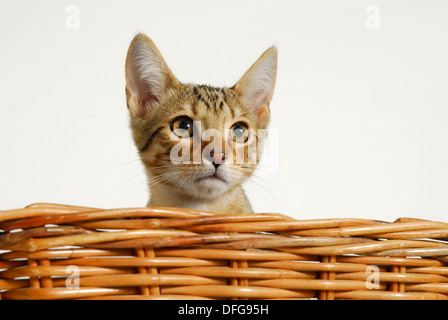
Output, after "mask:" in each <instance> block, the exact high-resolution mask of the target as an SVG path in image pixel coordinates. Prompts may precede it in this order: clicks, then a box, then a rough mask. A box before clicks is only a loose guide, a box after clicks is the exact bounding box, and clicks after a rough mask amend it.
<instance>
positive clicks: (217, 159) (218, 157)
mask: <svg viewBox="0 0 448 320" xmlns="http://www.w3.org/2000/svg"><path fill="white" fill-rule="evenodd" d="M210 157H212V158H213V163H215V164H221V163H222V160H224V159H225V158H226V154H225V153H223V152H210Z"/></svg>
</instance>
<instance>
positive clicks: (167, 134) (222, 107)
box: [126, 34, 277, 213]
mask: <svg viewBox="0 0 448 320" xmlns="http://www.w3.org/2000/svg"><path fill="white" fill-rule="evenodd" d="M269 51H270V53H269ZM266 56H267V58H266ZM263 57H264V58H263ZM276 58H277V52H276V49H275V48H271V49H269V50H268V51H267V52H266V53H265V54H264V55H263V56H262V57H261V58H260V59H261V60H260V59H259V61H257V62H256V63H255V64H254V66H255V68H254V67H252V68H251V69H249V71H248V73H246V74H245V75H244V76H243V77H242V78H241V79H240V81H239V82H237V84H236V85H235V86H233V87H231V88H216V87H212V86H207V85H195V84H183V83H181V82H180V81H178V80H177V79H176V78H175V77H174V75H173V74H172V72H171V70H170V69H169V68H168V66H167V65H166V63H165V61H164V60H163V58H162V56H161V55H160V53H159V51H158V49H157V47H156V46H155V45H154V43H153V42H152V41H151V40H150V39H149V38H148V37H146V36H145V35H143V34H139V35H137V36H136V37H135V38H134V40H133V41H132V43H131V45H130V48H129V50H128V56H127V59H126V97H127V105H128V108H129V111H130V127H131V130H132V133H133V138H134V142H135V144H136V146H137V149H138V150H139V154H140V157H141V160H142V163H143V165H144V167H145V170H146V173H147V177H148V184H149V190H150V194H151V197H150V200H149V202H148V206H170V207H185V208H192V209H200V210H206V211H213V212H220V213H244V212H252V208H251V205H250V203H249V201H248V199H247V197H246V195H245V193H244V190H243V187H242V184H243V182H244V181H246V180H247V179H248V178H250V176H251V175H252V174H253V172H254V170H255V168H256V165H257V163H258V161H259V156H260V154H261V151H262V145H263V139H262V138H261V134H259V133H260V132H261V131H260V130H261V129H266V127H267V125H268V123H269V114H270V112H269V101H270V99H271V97H272V91H273V85H274V83H275V73H276ZM145 59H146V60H145ZM147 60H149V61H147ZM274 62H275V63H274ZM263 65H268V66H269V68H270V69H269V70H268V68H263ZM273 66H275V68H274V67H273ZM260 69H261V71H260ZM251 70H256V71H257V74H255V73H252V74H251V72H252V71H251ZM258 74H259V77H257V75H258ZM251 79H254V80H251ZM257 83H258V84H260V83H261V84H262V85H261V86H260V87H257ZM269 84H270V85H269ZM246 92H247V94H246ZM250 95H252V96H254V97H255V96H256V98H254V99H253V101H252V102H254V103H251V101H250V100H248V99H250ZM248 97H249V98H248ZM255 100H256V101H255ZM260 101H261V102H262V104H260ZM181 116H182V117H189V118H191V119H192V120H194V121H198V123H200V128H199V129H198V130H199V131H198V132H197V133H198V135H196V134H195V135H194V136H193V137H192V138H189V139H184V140H182V141H179V140H177V139H176V140H173V138H172V137H173V134H172V131H171V130H172V128H171V125H172V123H173V121H174V120H175V119H176V118H178V117H181ZM235 123H243V124H245V125H246V126H247V127H248V128H249V129H250V134H249V138H248V140H247V142H246V143H236V142H235V141H233V140H232V139H229V136H228V133H229V130H230V128H231V127H232V126H233V125H234V124H235ZM209 129H210V130H213V131H212V132H213V133H214V134H215V135H214V139H213V140H211V141H212V142H214V143H217V144H218V145H219V146H222V150H225V151H226V152H227V153H226V154H225V159H224V162H223V163H222V164H221V165H216V163H215V164H214V160H213V159H212V158H210V157H203V154H202V152H203V151H204V150H205V148H208V146H209V145H210V142H211V141H205V140H204V139H200V138H203V135H201V134H203V133H205V132H208V131H210V130H209ZM195 139H197V140H195ZM215 139H216V141H215ZM193 141H195V142H196V144H195V143H192V142H193ZM173 148H177V149H180V150H181V152H180V153H178V154H177V155H178V156H179V157H181V158H182V159H183V161H184V162H190V163H177V164H176V163H173V161H172V151H173V150H177V149H173ZM229 150H230V152H229ZM238 152H239V154H243V155H244V161H243V162H238V161H237V159H236V157H235V155H236V154H237V153H238ZM195 155H199V159H200V163H193V162H194V161H193V160H194V156H195ZM196 159H197V158H196Z"/></svg>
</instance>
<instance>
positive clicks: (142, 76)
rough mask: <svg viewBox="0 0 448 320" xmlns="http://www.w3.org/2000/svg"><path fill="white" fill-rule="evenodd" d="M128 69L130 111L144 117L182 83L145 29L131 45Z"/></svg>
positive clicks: (127, 87)
mask: <svg viewBox="0 0 448 320" xmlns="http://www.w3.org/2000/svg"><path fill="white" fill-rule="evenodd" d="M125 71H126V99H127V105H128V108H129V111H130V112H131V114H134V115H137V116H139V117H141V118H143V117H145V114H146V112H147V111H148V110H149V109H150V108H151V107H152V106H153V105H154V103H157V102H160V101H161V100H162V99H163V98H164V96H165V95H166V93H167V91H168V89H169V88H172V87H176V86H178V85H179V84H180V83H179V81H178V80H177V78H176V77H175V76H174V75H173V73H172V72H171V70H170V69H169V68H168V65H167V64H166V63H165V60H164V59H163V57H162V55H161V54H160V52H159V50H158V49H157V47H156V45H155V44H154V42H152V40H151V39H150V38H149V37H147V36H146V35H144V34H142V33H140V34H137V35H136V36H135V37H134V39H133V40H132V42H131V44H130V46H129V49H128V53H127V57H126V66H125Z"/></svg>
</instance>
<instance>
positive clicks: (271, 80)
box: [233, 47, 278, 128]
mask: <svg viewBox="0 0 448 320" xmlns="http://www.w3.org/2000/svg"><path fill="white" fill-rule="evenodd" d="M277 56H278V52H277V48H275V47H271V48H269V49H268V50H266V51H265V52H264V53H263V54H262V55H261V57H260V58H259V59H258V60H257V61H256V62H255V63H254V64H253V65H252V67H251V68H250V69H249V70H248V71H247V72H246V73H245V74H244V75H243V76H242V77H241V79H240V80H238V82H237V83H236V85H235V86H234V87H233V89H234V90H235V91H236V92H237V93H238V95H239V96H240V99H241V100H242V102H243V103H244V104H246V105H247V106H249V107H250V108H251V109H252V110H253V112H254V114H255V115H256V118H257V121H258V125H259V127H260V128H266V127H267V125H268V123H269V114H270V110H269V103H270V101H271V99H272V95H273V93H274V87H275V80H276V76H277Z"/></svg>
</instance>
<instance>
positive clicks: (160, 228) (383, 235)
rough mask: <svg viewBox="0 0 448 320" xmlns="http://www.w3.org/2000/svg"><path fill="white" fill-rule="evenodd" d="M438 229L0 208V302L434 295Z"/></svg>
mask: <svg viewBox="0 0 448 320" xmlns="http://www.w3.org/2000/svg"><path fill="white" fill-rule="evenodd" d="M447 237H448V224H447V223H443V222H436V221H428V220H422V219H411V218H400V219H398V220H396V221H395V222H393V223H389V222H381V221H374V220H368V219H347V218H344V219H308V220H296V219H293V218H291V217H288V216H285V215H281V214H268V213H265V214H244V215H221V214H216V213H211V212H202V211H197V210H189V209H179V208H124V209H108V210H106V209H98V208H89V207H81V206H69V205H58V204H49V203H38V204H33V205H30V206H28V207H26V208H22V209H16V210H8V211H0V299H51V300H53V299H325V300H332V299H445V300H446V299H448V266H447V262H448V241H447ZM69 280H70V281H72V282H69Z"/></svg>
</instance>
